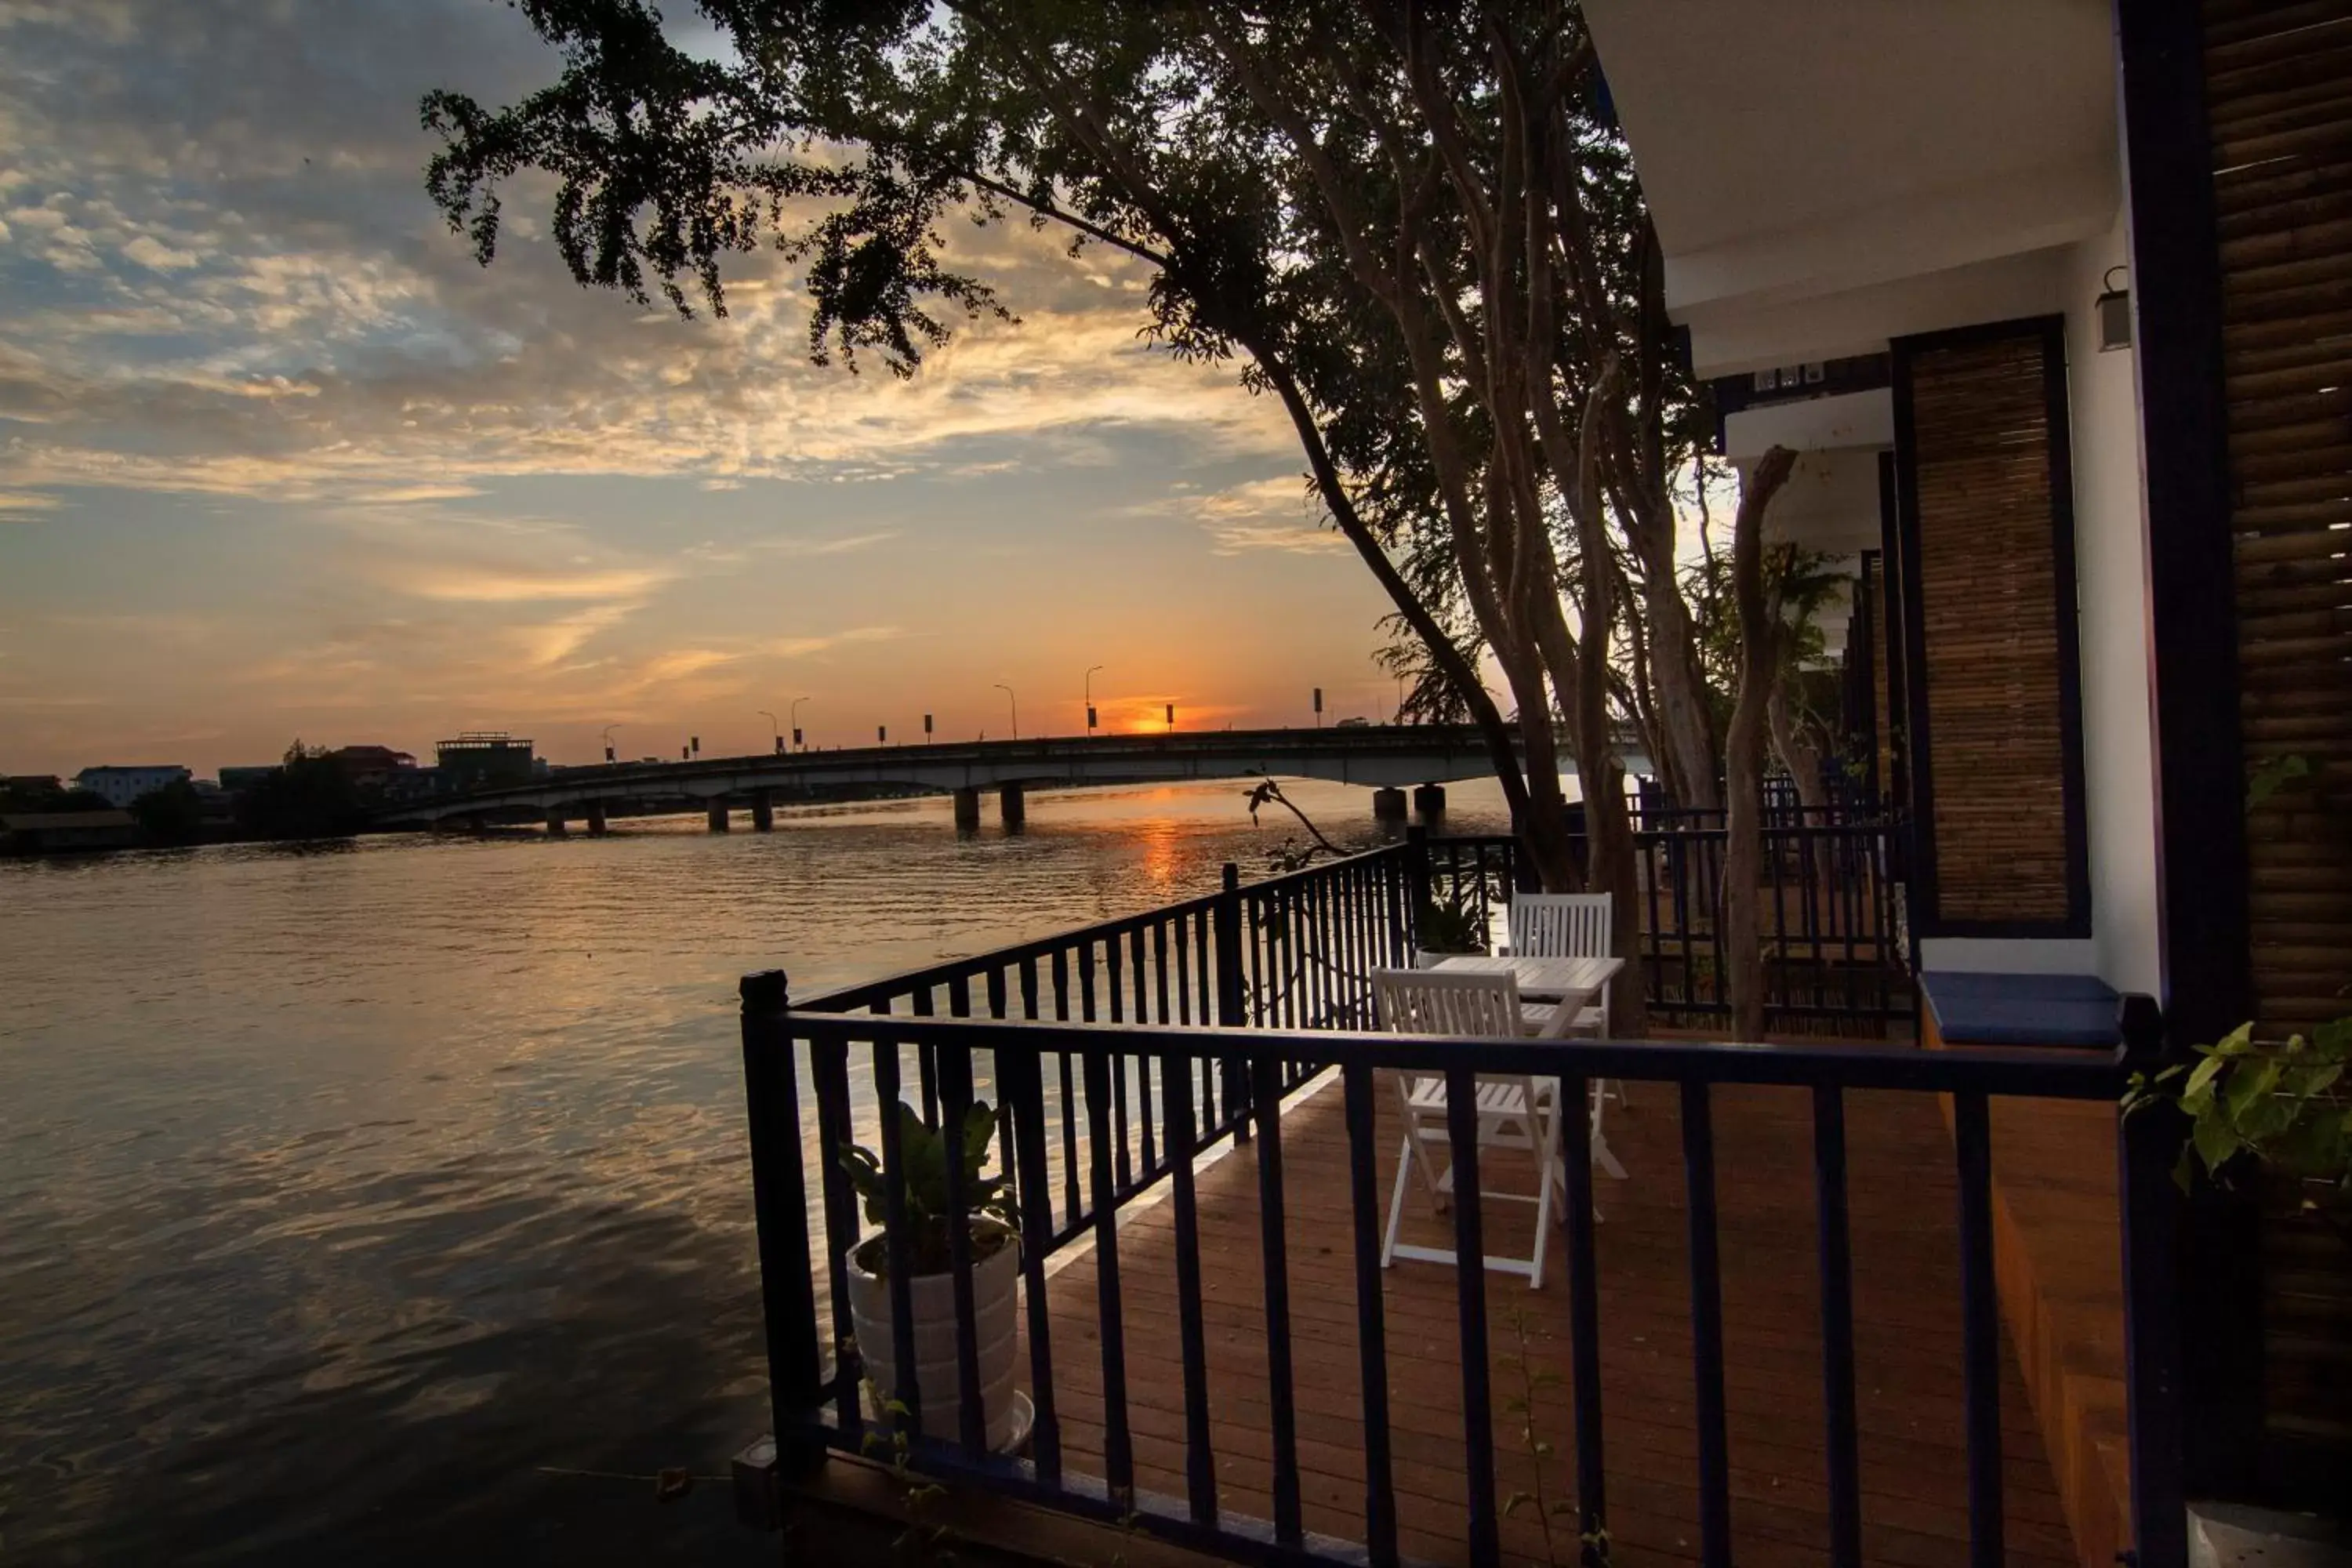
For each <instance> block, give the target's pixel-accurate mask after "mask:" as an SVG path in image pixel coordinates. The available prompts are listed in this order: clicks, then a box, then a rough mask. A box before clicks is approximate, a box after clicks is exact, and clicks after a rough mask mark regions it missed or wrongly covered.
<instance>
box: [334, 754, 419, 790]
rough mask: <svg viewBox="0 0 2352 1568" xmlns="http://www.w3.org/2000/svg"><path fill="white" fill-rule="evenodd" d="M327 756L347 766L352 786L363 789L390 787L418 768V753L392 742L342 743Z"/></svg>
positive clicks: (343, 767) (348, 777) (341, 765)
mask: <svg viewBox="0 0 2352 1568" xmlns="http://www.w3.org/2000/svg"><path fill="white" fill-rule="evenodd" d="M327 756H328V757H329V759H330V760H331V761H332V762H333V763H335V765H336V766H338V767H340V768H341V769H342V770H343V776H344V777H345V778H347V779H349V780H351V781H352V787H353V788H355V789H361V790H389V789H391V788H392V787H393V785H394V783H395V781H398V780H400V779H402V778H403V777H404V776H405V775H406V774H409V773H415V771H416V759H415V757H414V756H412V755H410V754H409V753H408V752H395V751H394V750H393V749H392V748H391V747H390V746H342V747H339V748H337V749H336V750H334V751H331V752H328V753H327Z"/></svg>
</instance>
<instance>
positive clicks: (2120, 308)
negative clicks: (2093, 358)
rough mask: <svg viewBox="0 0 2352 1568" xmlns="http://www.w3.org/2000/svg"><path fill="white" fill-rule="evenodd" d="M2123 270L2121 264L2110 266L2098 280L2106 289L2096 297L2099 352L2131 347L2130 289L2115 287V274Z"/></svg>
mask: <svg viewBox="0 0 2352 1568" xmlns="http://www.w3.org/2000/svg"><path fill="white" fill-rule="evenodd" d="M2125 270H2126V268H2123V267H2121V266H2116V267H2110V268H2107V275H2106V277H2105V278H2104V279H2101V280H2100V281H2101V283H2102V285H2103V286H2104V287H2105V290H2106V292H2105V293H2103V294H2101V295H2100V296H2099V298H2098V310H2099V352H2100V353H2106V352H2107V351H2108V350H2109V349H2127V348H2129V347H2131V290H2130V289H2118V288H2116V273H2118V272H2123V271H2125Z"/></svg>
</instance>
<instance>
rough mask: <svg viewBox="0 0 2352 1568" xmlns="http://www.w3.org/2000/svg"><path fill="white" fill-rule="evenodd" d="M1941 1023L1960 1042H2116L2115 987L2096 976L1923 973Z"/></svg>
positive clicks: (1924, 989) (1947, 1037) (1923, 986)
mask: <svg viewBox="0 0 2352 1568" xmlns="http://www.w3.org/2000/svg"><path fill="white" fill-rule="evenodd" d="M1919 992H1920V994H1921V995H1923V996H1925V997H1926V998H1927V1005H1928V1006H1930V1007H1932V1008H1934V1009H1935V1013H1936V1026H1937V1029H1938V1030H1939V1031H1940V1032H1941V1033H1942V1035H1943V1037H1944V1041H1945V1043H1946V1044H1947V1045H1954V1046H2089V1047H2105V1046H2113V1045H2115V1044H2116V1042H2117V1040H2118V1039H2120V1038H2121V1036H2120V1035H2119V1034H2118V1033H2117V1031H2116V993H2115V988H2114V987H2113V986H2111V985H2109V984H2107V983H2106V982H2105V981H2104V980H2101V979H2100V978H2099V977H2098V976H2096V975H2095V974H1979V973H1961V972H1959V971H1957V970H1935V971H1930V972H1929V973H1925V974H1922V975H1920V976H1919Z"/></svg>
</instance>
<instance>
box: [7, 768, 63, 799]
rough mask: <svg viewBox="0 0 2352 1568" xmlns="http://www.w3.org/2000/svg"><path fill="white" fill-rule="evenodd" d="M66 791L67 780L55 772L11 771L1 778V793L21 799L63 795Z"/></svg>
mask: <svg viewBox="0 0 2352 1568" xmlns="http://www.w3.org/2000/svg"><path fill="white" fill-rule="evenodd" d="M65 792H66V781H65V780H63V779H61V778H59V777H58V775H57V774H55V773H10V774H8V775H7V776H6V777H5V778H0V795H16V796H17V797H18V798H20V799H31V798H37V797H39V796H41V795H63V794H65Z"/></svg>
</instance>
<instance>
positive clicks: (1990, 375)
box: [1897, 322, 2088, 935]
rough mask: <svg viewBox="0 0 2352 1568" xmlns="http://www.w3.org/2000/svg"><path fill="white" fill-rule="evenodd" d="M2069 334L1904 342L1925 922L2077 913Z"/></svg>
mask: <svg viewBox="0 0 2352 1568" xmlns="http://www.w3.org/2000/svg"><path fill="white" fill-rule="evenodd" d="M2063 352H2064V351H2063V343H2062V342H2060V341H2059V340H2058V339H2057V337H2056V334H2055V331H2054V328H2053V324H2052V323H2043V322H2028V323H2019V324H2017V325H2016V326H2015V327H2014V329H2013V330H2008V329H1994V330H1991V331H1982V332H1970V333H1966V334H1954V335H1951V336H1949V337H1947V338H1940V339H1919V340H1912V341H1910V342H1908V343H1907V344H1904V345H1898V352H1897V378H1898V380H1897V398H1898V416H1897V417H1898V426H1897V427H1898V441H1899V442H1900V443H1901V444H1902V447H1903V450H1902V452H1901V454H1900V460H1901V461H1902V463H1903V465H1904V470H1905V471H1904V473H1903V475H1902V482H1903V488H1904V500H1905V505H1906V508H1907V509H1908V510H1909V512H1910V515H1909V516H1907V517H1906V519H1905V520H1904V539H1905V545H1906V549H1912V550H1913V553H1915V554H1916V558H1917V561H1916V568H1914V567H1912V566H1911V564H1910V563H1908V562H1906V588H1907V589H1908V590H1909V594H1908V598H1909V603H1910V605H1911V606H1916V612H1917V617H1918V622H1919V625H1918V626H1917V628H1916V632H1914V633H1912V634H1911V637H1912V642H1913V647H1915V649H1916V651H1917V653H1918V654H1919V656H1920V657H1919V658H1917V659H1916V660H1915V662H1914V667H1913V668H1914V686H1913V704H1914V707H1913V713H1912V724H1913V728H1914V731H1915V736H1914V740H1913V749H1914V756H1915V762H1916V763H1917V764H1918V765H1915V768H1914V771H1913V778H1912V791H1913V796H1914V801H1915V804H1916V807H1917V810H1918V814H1919V822H1920V831H1921V833H1922V835H1923V836H1930V835H1931V836H1932V838H1931V841H1930V842H1929V843H1928V844H1927V846H1926V847H1924V848H1923V857H1922V858H1923V863H1925V864H1926V865H1927V867H1928V868H1929V869H1930V887H1931V889H1932V892H1933V907H1932V909H1927V910H1922V911H1921V913H1922V920H1921V926H1920V929H1921V931H1923V932H1924V933H1926V934H1931V935H1932V934H1936V933H1937V932H1938V931H1950V932H1953V933H1956V934H1961V933H1967V932H1969V931H1980V932H1990V931H2015V932H2016V933H2018V934H2029V933H2032V934H2050V935H2059V934H2079V933H2080V932H2082V931H2086V930H2087V926H2088V910H2087V908H2086V907H2085V906H2086V904H2087V898H2086V895H2085V892H2084V883H2085V881H2086V879H2087V871H2086V859H2085V853H2086V852H2085V848H2084V844H2083V842H2082V835H2081V829H2080V813H2081V787H2082V786H2081V759H2080V745H2081V741H2080V713H2079V704H2078V701H2077V698H2076V688H2075V683H2074V669H2075V665H2074V659H2075V658H2076V653H2075V648H2074V635H2075V633H2074V570H2073V561H2072V549H2073V545H2072V529H2071V526H2070V525H2069V518H2070V516H2071V505H2070V498H2068V497H2067V496H2066V495H2065V493H2064V480H2063V473H2064V472H2065V458H2064V441H2065V432H2064V429H2063V417H2064V415H2063V358H2060V359H2059V363H2057V364H2056V365H2054V366H2053V356H2063ZM2053 375H2054V379H2053ZM2053 391H2055V392H2056V393H2057V394H2058V395H2059V403H2058V408H2057V411H2056V415H2055V419H2054V420H2053ZM1914 546H1916V549H1913V547H1914Z"/></svg>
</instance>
